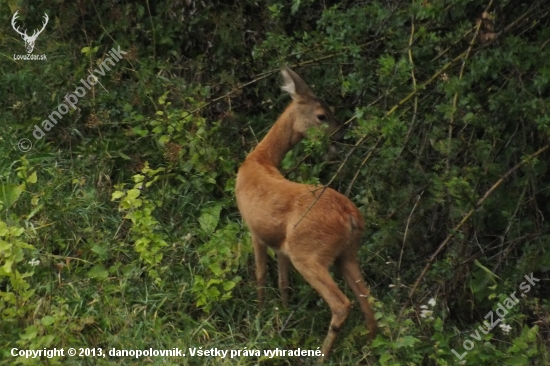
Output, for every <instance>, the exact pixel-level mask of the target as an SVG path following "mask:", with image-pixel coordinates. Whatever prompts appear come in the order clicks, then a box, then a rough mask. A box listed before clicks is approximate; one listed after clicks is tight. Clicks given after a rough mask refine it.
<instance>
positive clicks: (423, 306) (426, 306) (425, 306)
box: [420, 305, 428, 309]
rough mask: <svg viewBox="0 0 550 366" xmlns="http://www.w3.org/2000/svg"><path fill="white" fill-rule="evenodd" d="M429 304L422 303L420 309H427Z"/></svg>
mask: <svg viewBox="0 0 550 366" xmlns="http://www.w3.org/2000/svg"><path fill="white" fill-rule="evenodd" d="M427 308H428V305H420V309H427Z"/></svg>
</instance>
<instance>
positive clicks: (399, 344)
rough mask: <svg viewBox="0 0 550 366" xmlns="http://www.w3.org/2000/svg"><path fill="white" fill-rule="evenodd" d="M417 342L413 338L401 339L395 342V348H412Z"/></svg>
mask: <svg viewBox="0 0 550 366" xmlns="http://www.w3.org/2000/svg"><path fill="white" fill-rule="evenodd" d="M417 342H420V340H419V339H418V338H415V337H413V336H405V337H401V338H398V339H397V340H396V341H395V348H403V347H412V346H414V344H415V343H417Z"/></svg>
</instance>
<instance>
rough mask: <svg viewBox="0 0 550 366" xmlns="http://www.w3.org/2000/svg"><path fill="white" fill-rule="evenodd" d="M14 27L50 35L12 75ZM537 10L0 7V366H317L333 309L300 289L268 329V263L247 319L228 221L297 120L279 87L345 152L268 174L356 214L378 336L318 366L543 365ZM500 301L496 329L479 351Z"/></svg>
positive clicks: (544, 177)
mask: <svg viewBox="0 0 550 366" xmlns="http://www.w3.org/2000/svg"><path fill="white" fill-rule="evenodd" d="M17 10H18V11H19V18H18V19H17V21H18V25H23V27H22V28H21V29H25V28H27V29H28V30H29V31H28V33H29V34H31V32H32V30H33V29H39V28H40V27H41V24H42V21H43V14H44V13H47V14H48V16H49V19H50V20H49V23H48V24H47V26H46V28H45V30H44V31H43V32H42V33H41V34H40V36H39V37H38V38H37V41H36V45H35V48H34V51H33V52H34V54H38V55H40V54H45V55H46V56H47V60H46V61H24V60H17V61H16V60H14V56H13V55H14V54H26V51H25V48H24V44H23V41H22V39H21V37H19V36H18V35H17V33H16V32H15V31H14V30H13V29H12V27H11V24H10V21H9V20H10V19H11V17H12V15H13V14H14V13H15V11H17ZM549 11H550V5H549V4H548V2H547V1H546V0H534V1H510V0H502V1H493V0H484V1H480V0H455V1H450V0H444V1H434V0H413V1H400V0H386V1H351V0H344V1H331V0H327V1H324V0H323V1H312V0H268V1H257V0H245V1H219V2H218V1H212V0H203V1H196V0H185V1H183V0H175V1H171V2H157V1H145V2H131V1H115V0H112V1H84V0H78V1H74V2H63V1H53V0H44V1H32V2H31V1H17V0H9V1H6V2H3V3H2V4H1V5H0V15H1V19H4V21H3V22H2V26H1V27H2V34H1V37H0V45H1V49H2V51H1V56H2V59H3V61H2V63H1V64H0V83H1V86H2V88H0V105H1V113H0V129H1V131H2V133H1V135H0V140H1V142H2V143H1V144H0V164H1V170H0V201H1V204H0V214H1V217H0V312H1V322H0V364H3V365H9V364H15V363H19V364H41V363H45V364H48V365H58V364H63V365H70V364H75V365H76V364H78V365H80V364H89V365H92V364H93V365H96V364H105V365H106V364H113V363H114V364H132V365H141V364H171V365H178V364H189V365H195V364H197V365H198V364H201V365H202V364H226V365H229V364H231V365H233V364H242V365H249V364H250V365H252V364H258V363H261V364H269V365H280V364H290V365H302V364H310V363H312V362H314V359H312V358H303V357H279V358H272V359H269V358H268V357H265V356H263V355H262V356H261V357H256V356H252V357H250V356H239V357H235V358H233V359H229V358H226V359H220V358H214V357H185V358H182V357H164V358H161V357H142V358H140V359H136V358H132V357H110V356H107V357H106V358H101V357H91V356H90V357H67V356H64V357H54V358H51V359H47V358H44V357H43V358H42V359H41V360H39V359H25V358H23V357H12V356H11V353H10V352H11V349H12V348H14V347H15V348H18V349H35V350H38V349H44V348H47V349H52V348H54V347H58V348H59V347H63V348H65V350H66V349H67V348H68V347H74V348H77V349H78V348H80V347H88V348H102V349H103V350H104V351H105V352H106V351H108V350H109V349H113V348H116V349H143V350H145V349H149V348H153V349H172V348H175V347H178V348H180V349H183V350H184V351H185V352H186V353H187V354H188V353H189V351H188V348H189V347H202V348H203V349H210V348H219V349H224V350H231V349H241V350H244V349H245V347H246V348H247V349H248V350H271V349H275V348H277V347H278V348H279V349H297V348H301V349H312V350H315V349H317V347H319V346H320V342H321V341H322V339H323V338H324V336H325V334H326V329H327V326H328V323H329V320H330V311H329V310H328V308H327V307H326V306H325V304H324V303H323V301H322V300H321V299H320V298H319V296H318V295H317V294H316V293H315V292H314V290H313V289H312V288H311V287H310V286H309V285H307V284H306V283H305V282H304V280H303V279H302V278H301V277H300V276H299V275H297V274H296V273H294V274H293V278H292V282H293V294H292V299H291V302H292V305H291V307H290V309H284V308H282V306H281V303H280V300H279V298H278V294H277V291H276V290H275V288H276V270H275V266H274V264H275V263H274V260H273V261H271V262H270V264H271V266H270V267H271V269H270V276H271V277H270V286H271V287H270V289H269V291H268V293H267V295H268V303H267V306H266V309H265V310H264V311H262V312H261V313H259V312H258V308H257V306H256V303H255V299H256V292H255V280H254V270H253V256H252V255H251V253H252V252H251V245H250V240H249V238H248V234H247V230H246V228H245V227H243V225H242V222H241V219H240V216H239V214H238V211H237V208H236V205H235V199H234V179H235V173H236V170H237V168H238V166H239V164H240V162H242V161H243V159H244V157H245V156H246V154H247V152H249V151H250V150H251V149H252V148H253V147H254V146H255V145H256V144H257V141H258V140H260V139H261V138H262V137H263V136H264V135H265V133H266V131H267V130H268V129H269V127H270V126H271V124H272V123H273V122H274V121H275V119H276V118H277V115H278V114H279V113H280V112H281V111H282V110H283V109H284V107H285V105H286V104H287V103H288V96H286V95H284V94H283V93H281V90H280V88H279V85H280V79H279V77H278V70H279V69H280V67H281V66H284V65H289V66H291V67H293V68H294V70H295V71H297V72H298V73H300V74H301V75H302V76H303V77H304V79H305V80H306V81H307V82H308V83H309V84H310V85H311V86H312V88H313V89H314V90H315V92H316V93H317V94H318V95H319V96H320V97H322V98H324V99H325V100H326V101H327V102H328V103H329V104H330V105H333V106H335V107H336V114H337V116H338V117H339V118H340V119H341V120H342V121H347V122H346V126H347V129H346V134H345V136H344V137H343V139H341V140H340V141H338V142H336V147H337V150H338V153H337V154H331V155H327V154H326V151H327V141H326V139H318V138H311V139H308V140H306V141H304V142H303V143H301V144H300V145H299V146H298V147H297V148H296V149H295V150H294V151H292V152H290V153H289V154H288V155H287V157H286V158H285V160H284V162H283V167H282V169H283V171H284V172H286V173H287V174H288V177H289V179H292V180H294V181H298V182H321V183H324V184H330V186H331V187H333V188H335V189H337V190H339V191H340V192H342V193H345V194H347V195H348V197H350V198H351V199H352V201H354V202H355V203H356V204H357V206H358V207H359V208H360V209H361V211H362V212H363V215H364V217H365V220H366V222H367V225H368V229H367V232H366V234H365V236H364V238H363V244H362V247H361V249H360V262H361V265H362V268H363V272H364V275H365V277H366V278H367V279H368V282H369V284H370V286H371V290H372V295H373V298H374V300H373V301H374V305H375V309H376V312H377V318H378V320H379V324H380V334H379V335H378V337H377V338H376V339H375V341H374V343H373V344H372V345H371V346H370V347H369V346H367V345H366V342H365V340H366V336H365V334H366V328H365V325H364V320H363V318H362V315H361V313H360V311H358V309H356V308H354V310H353V311H352V313H351V315H350V317H349V318H348V321H347V322H346V324H345V326H344V328H343V329H342V331H341V335H340V337H339V339H338V341H337V343H336V345H335V348H334V351H333V354H332V356H331V362H334V364H349V365H353V364H365V365H367V364H368V365H453V364H459V363H460V364H466V362H467V364H471V365H547V364H550V351H549V349H550V334H549V332H550V302H549V299H548V293H549V291H550V284H549V282H548V280H549V278H550V272H549V270H550V247H549V243H550V219H549V218H550V172H549V167H548V163H547V161H548V159H549V158H550V150H549V149H548V147H549V146H550V141H549V139H548V134H549V133H550V14H549ZM113 48H114V49H115V50H118V48H120V50H121V53H120V55H121V57H120V60H119V61H116V57H113V53H112V52H111V53H109V52H110V51H111V50H112V49H113ZM123 52H126V53H125V54H124V53H123ZM114 56H116V54H115V55H114ZM106 59H110V60H111V61H110V62H108V61H105V60H106ZM101 73H103V74H104V75H103V76H102V75H101ZM91 74H92V75H95V76H96V77H97V78H98V82H97V83H95V85H89V84H88V85H89V87H88V88H86V89H83V90H85V95H84V96H82V97H81V98H79V99H78V103H76V104H75V107H74V108H69V110H68V112H67V113H65V114H64V115H62V116H61V117H62V118H58V122H57V124H55V125H53V126H52V125H50V126H49V127H51V128H50V129H49V131H48V130H44V128H45V127H44V124H43V123H44V122H43V121H45V120H47V119H48V116H50V115H51V114H52V113H53V111H58V110H59V109H58V108H61V109H62V110H63V107H58V106H59V105H60V104H61V103H68V102H67V101H65V100H64V99H65V96H66V95H67V94H71V93H75V92H78V91H76V89H77V88H78V87H83V84H82V82H81V79H84V82H85V83H87V81H86V79H87V78H89V75H91ZM87 80H90V79H87ZM91 80H92V82H93V81H94V78H93V77H92V78H91ZM80 93H81V94H82V91H80ZM73 101H74V100H73ZM73 104H74V103H73ZM35 125H37V126H39V127H41V128H42V129H43V130H44V136H43V137H42V138H41V139H39V140H37V139H36V138H35V136H33V131H35V130H36V128H35ZM39 136H40V135H39ZM314 137H315V136H314ZM23 138H27V139H29V141H30V142H31V143H32V145H33V146H32V148H31V149H30V150H28V151H26V152H23V151H21V147H22V145H20V144H19V143H18V142H19V141H20V140H21V139H23ZM25 146H27V145H25ZM23 147H24V146H23ZM23 150H26V149H25V148H23ZM336 275H337V274H336ZM526 275H528V276H532V277H529V279H530V280H531V282H532V283H531V287H530V290H529V291H528V292H527V291H526V287H523V288H522V287H520V286H521V285H522V283H523V285H524V286H525V284H527V285H528V284H529V281H527V280H526V278H525V277H524V276H526ZM337 277H338V276H337ZM533 277H534V278H535V279H538V280H539V281H538V282H537V281H536V280H535V279H532V278H533ZM338 278H339V277H338ZM339 281H340V280H339ZM341 283H342V288H346V286H345V285H344V284H343V281H342V282H341ZM346 291H347V293H348V294H349V293H350V292H349V290H348V289H347V288H346ZM514 292H515V296H517V299H518V301H517V303H516V304H515V305H513V303H510V302H509V301H508V302H507V301H506V298H507V297H508V296H510V295H511V294H513V293H514ZM350 295H351V294H350ZM520 295H521V296H520ZM523 295H524V296H523ZM350 298H353V296H352V295H351V296H350ZM431 299H434V300H431ZM430 300H431V301H430ZM499 303H500V304H501V305H506V304H508V305H509V306H508V308H509V309H507V314H506V316H505V320H503V321H501V323H500V324H499V325H497V326H495V327H494V328H493V329H492V330H490V331H487V328H483V329H485V331H479V328H478V327H480V326H482V324H483V322H484V321H487V322H488V323H490V318H485V317H486V315H487V314H488V313H489V312H490V311H496V310H497V309H498V304H499ZM500 312H501V313H502V312H503V311H502V310H501V311H500ZM486 319H487V320H486ZM495 319H496V315H495ZM503 324H506V325H507V326H504V325H503ZM489 328H490V326H489ZM476 329H478V331H477V333H476ZM465 347H466V348H465ZM453 349H454V352H453ZM467 349H470V350H469V351H467ZM465 352H466V353H465ZM188 356H189V354H188ZM459 358H462V361H459Z"/></svg>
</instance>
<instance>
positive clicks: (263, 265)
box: [252, 234, 267, 309]
mask: <svg viewBox="0 0 550 366" xmlns="http://www.w3.org/2000/svg"><path fill="white" fill-rule="evenodd" d="M252 246H253V248H254V261H255V266H256V286H257V288H256V290H257V291H258V306H259V308H260V309H262V308H263V306H264V301H265V285H266V281H267V247H266V246H265V245H264V244H262V242H261V241H260V240H259V239H258V237H256V236H255V235H254V234H252Z"/></svg>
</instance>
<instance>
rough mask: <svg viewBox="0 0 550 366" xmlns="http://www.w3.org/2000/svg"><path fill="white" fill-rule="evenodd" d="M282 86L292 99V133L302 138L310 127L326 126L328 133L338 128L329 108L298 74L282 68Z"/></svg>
mask: <svg viewBox="0 0 550 366" xmlns="http://www.w3.org/2000/svg"><path fill="white" fill-rule="evenodd" d="M281 74H282V75H283V80H284V84H283V86H282V89H283V90H284V91H286V92H287V93H288V94H290V96H291V97H292V103H291V104H290V106H289V108H290V109H291V111H292V113H293V115H294V117H295V118H294V125H293V129H294V132H295V133H296V134H297V135H299V136H301V137H304V136H305V135H306V132H307V130H309V129H310V128H312V127H322V126H325V125H326V126H327V127H328V129H327V132H328V133H330V132H332V131H334V130H335V129H337V128H338V127H339V125H340V124H339V123H338V121H337V120H336V118H334V115H333V114H332V111H331V109H330V107H329V106H328V105H327V104H326V103H325V102H324V101H323V100H321V99H320V98H318V97H317V96H315V94H313V92H312V91H311V89H310V88H309V87H308V86H307V84H306V83H305V82H304V81H303V80H302V78H301V77H300V76H298V74H296V73H295V72H294V71H292V70H291V69H289V68H288V67H287V68H284V69H283V70H282V71H281Z"/></svg>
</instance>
